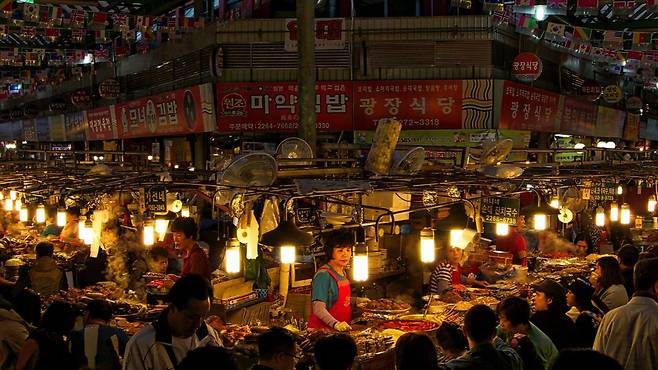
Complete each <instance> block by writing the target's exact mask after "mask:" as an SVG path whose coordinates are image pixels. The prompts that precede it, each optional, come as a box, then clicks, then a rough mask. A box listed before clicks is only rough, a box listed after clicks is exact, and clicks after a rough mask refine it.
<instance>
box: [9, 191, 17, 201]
mask: <svg viewBox="0 0 658 370" xmlns="http://www.w3.org/2000/svg"><path fill="white" fill-rule="evenodd" d="M9 198H10V199H11V200H16V198H18V193H17V192H16V190H10V191H9Z"/></svg>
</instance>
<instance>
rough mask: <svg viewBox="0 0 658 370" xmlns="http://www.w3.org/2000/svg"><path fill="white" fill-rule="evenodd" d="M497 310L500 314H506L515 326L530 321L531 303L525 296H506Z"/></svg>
mask: <svg viewBox="0 0 658 370" xmlns="http://www.w3.org/2000/svg"><path fill="white" fill-rule="evenodd" d="M496 311H498V314H503V315H505V318H506V319H507V320H509V322H510V323H512V325H514V326H516V325H520V324H528V323H529V322H530V304H529V303H528V301H526V300H525V299H523V298H519V297H508V298H505V299H504V300H503V301H502V302H500V303H499V304H498V307H497V309H496Z"/></svg>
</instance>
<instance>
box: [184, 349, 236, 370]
mask: <svg viewBox="0 0 658 370" xmlns="http://www.w3.org/2000/svg"><path fill="white" fill-rule="evenodd" d="M211 367H212V368H213V369H222V370H238V366H237V365H236V364H235V361H234V360H233V357H231V352H230V351H229V350H227V349H226V348H223V347H214V346H205V347H200V348H197V349H194V350H192V351H190V352H188V353H187V356H185V358H184V359H183V360H182V361H181V362H180V363H179V364H178V366H176V370H199V369H209V368H211Z"/></svg>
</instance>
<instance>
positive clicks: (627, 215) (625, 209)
mask: <svg viewBox="0 0 658 370" xmlns="http://www.w3.org/2000/svg"><path fill="white" fill-rule="evenodd" d="M620 222H621V224H622V225H630V223H631V208H630V207H629V205H628V203H624V204H622V205H621V219H620Z"/></svg>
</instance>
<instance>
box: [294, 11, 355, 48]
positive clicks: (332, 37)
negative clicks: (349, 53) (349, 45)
mask: <svg viewBox="0 0 658 370" xmlns="http://www.w3.org/2000/svg"><path fill="white" fill-rule="evenodd" d="M343 23H344V19H343V18H317V19H316V20H315V49H316V50H326V49H344V48H345V32H343ZM298 41H299V32H298V29H297V19H296V18H289V19H286V33H285V50H286V51H297V43H298Z"/></svg>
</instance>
